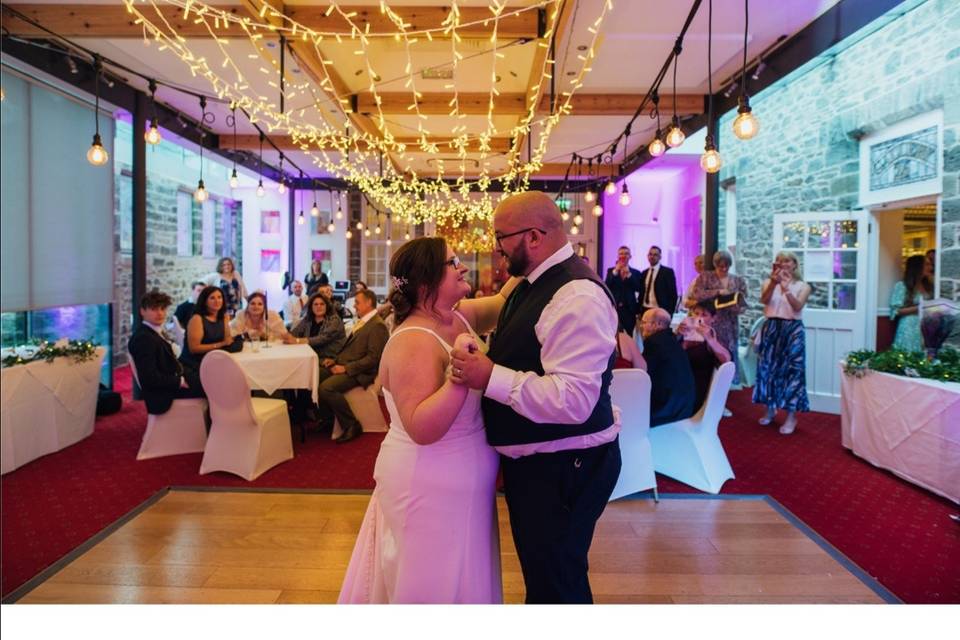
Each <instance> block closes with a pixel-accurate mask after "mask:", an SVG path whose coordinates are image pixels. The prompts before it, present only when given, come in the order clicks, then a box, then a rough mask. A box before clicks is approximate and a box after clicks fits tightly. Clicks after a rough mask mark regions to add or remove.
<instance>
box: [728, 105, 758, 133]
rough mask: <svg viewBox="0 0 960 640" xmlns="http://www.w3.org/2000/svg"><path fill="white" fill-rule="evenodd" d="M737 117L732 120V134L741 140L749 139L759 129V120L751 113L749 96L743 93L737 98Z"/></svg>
mask: <svg viewBox="0 0 960 640" xmlns="http://www.w3.org/2000/svg"><path fill="white" fill-rule="evenodd" d="M737 104H738V105H739V106H738V107H737V117H736V118H735V119H734V121H733V135H735V136H737V137H738V138H740V139H741V140H749V139H750V138H752V137H753V136H755V135H757V132H758V131H760V121H759V120H757V117H756V116H755V115H753V110H752V109H751V108H750V98H749V97H748V96H747V95H746V94H743V95H741V96H740V99H739V100H737Z"/></svg>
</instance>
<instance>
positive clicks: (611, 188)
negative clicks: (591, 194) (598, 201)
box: [603, 180, 617, 196]
mask: <svg viewBox="0 0 960 640" xmlns="http://www.w3.org/2000/svg"><path fill="white" fill-rule="evenodd" d="M603 191H604V193H606V194H607V195H608V196H612V195H614V194H615V193H616V192H617V185H615V184H614V183H613V180H607V186H605V187H604V188H603Z"/></svg>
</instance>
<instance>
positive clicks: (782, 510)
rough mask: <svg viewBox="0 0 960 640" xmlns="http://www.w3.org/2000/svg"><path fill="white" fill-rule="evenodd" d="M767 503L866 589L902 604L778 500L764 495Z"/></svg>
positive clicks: (888, 601)
mask: <svg viewBox="0 0 960 640" xmlns="http://www.w3.org/2000/svg"><path fill="white" fill-rule="evenodd" d="M764 500H766V502H767V504H769V505H770V506H771V507H773V508H774V509H775V510H776V511H777V513H779V514H780V515H782V516H783V517H784V518H786V519H787V520H788V521H789V522H790V524H792V525H793V526H795V527H796V528H797V529H799V530H800V531H801V532H802V533H803V534H804V535H805V536H807V537H808V538H810V539H811V540H813V542H814V543H815V544H816V545H817V546H818V547H820V548H821V549H823V550H824V551H826V552H827V555H829V556H830V557H831V558H833V559H834V560H836V561H837V562H838V563H840V566H842V567H843V568H844V569H846V570H847V571H849V572H850V573H851V574H853V576H854V577H856V578H857V579H858V580H860V582H862V583H863V584H864V586H866V587H867V588H868V589H870V590H871V591H873V592H874V593H875V594H877V595H878V596H879V597H880V598H881V599H883V601H884V602H885V603H887V604H904V602H903V600H901V599H900V598H898V597H897V596H896V595H895V594H894V593H893V592H892V591H890V590H889V589H887V588H886V587H885V586H883V585H882V584H880V581H879V580H877V579H876V578H874V577H873V576H871V575H870V574H869V573H867V572H866V571H864V570H863V569H861V568H860V566H859V565H858V564H857V563H856V562H854V561H853V560H851V559H850V558H848V557H847V556H846V555H845V554H844V553H843V552H842V551H840V549H837V548H836V547H835V546H833V545H832V544H831V543H830V542H829V541H828V540H827V539H826V538H824V537H823V536H821V535H820V534H819V533H817V532H816V531H815V530H814V529H813V528H812V527H810V525H808V524H807V523H806V522H804V521H803V520H801V519H800V518H799V517H797V516H796V515H795V514H794V513H793V512H792V511H790V510H789V509H787V508H786V507H785V506H783V505H782V504H781V503H780V502H778V501H777V499H776V498H774V497H773V496H769V495H768V496H764Z"/></svg>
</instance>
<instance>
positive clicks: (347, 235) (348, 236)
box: [343, 229, 353, 240]
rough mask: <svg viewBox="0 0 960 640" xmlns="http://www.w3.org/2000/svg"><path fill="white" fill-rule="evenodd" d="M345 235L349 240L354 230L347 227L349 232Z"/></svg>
mask: <svg viewBox="0 0 960 640" xmlns="http://www.w3.org/2000/svg"><path fill="white" fill-rule="evenodd" d="M343 235H344V237H345V238H346V239H347V240H349V239H350V238H352V237H353V231H350V229H347V232H346V233H345V234H343Z"/></svg>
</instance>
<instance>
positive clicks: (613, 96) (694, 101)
mask: <svg viewBox="0 0 960 640" xmlns="http://www.w3.org/2000/svg"><path fill="white" fill-rule="evenodd" d="M641 102H643V94H639V93H636V94H635V93H575V94H573V98H571V100H570V106H571V107H573V111H571V112H570V115H571V116H632V115H633V114H634V113H635V112H636V110H637V107H639V106H640V103H641ZM703 104H704V96H701V95H678V96H677V115H679V116H688V115H696V114H700V113H703ZM650 107H651V109H652V107H653V105H652V104H651V105H650ZM537 110H538V111H542V112H546V113H549V111H550V96H549V95H548V94H544V95H543V96H541V97H540V105H539V106H538V107H537ZM647 113H650V109H648V110H647ZM672 115H673V96H667V95H664V96H661V97H660V119H661V120H663V119H664V118H667V119H668V120H669V119H670V117H671V116H672Z"/></svg>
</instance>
